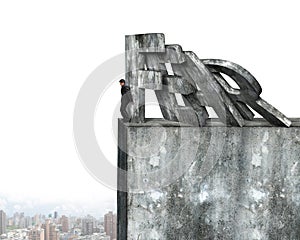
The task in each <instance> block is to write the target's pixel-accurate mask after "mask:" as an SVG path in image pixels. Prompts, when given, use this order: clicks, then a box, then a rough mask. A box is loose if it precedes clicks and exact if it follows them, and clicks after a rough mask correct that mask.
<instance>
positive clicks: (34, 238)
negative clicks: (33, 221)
mask: <svg viewBox="0 0 300 240" xmlns="http://www.w3.org/2000/svg"><path fill="white" fill-rule="evenodd" d="M28 239H29V240H45V234H44V229H42V228H38V227H35V228H33V229H31V230H30V231H29V233H28Z"/></svg>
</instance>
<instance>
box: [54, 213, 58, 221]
mask: <svg viewBox="0 0 300 240" xmlns="http://www.w3.org/2000/svg"><path fill="white" fill-rule="evenodd" d="M57 218H58V214H57V212H56V211H55V212H54V219H57Z"/></svg>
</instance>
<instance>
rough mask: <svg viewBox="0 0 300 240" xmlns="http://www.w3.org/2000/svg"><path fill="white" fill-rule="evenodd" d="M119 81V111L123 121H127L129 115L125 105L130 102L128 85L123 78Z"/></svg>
mask: <svg viewBox="0 0 300 240" xmlns="http://www.w3.org/2000/svg"><path fill="white" fill-rule="evenodd" d="M119 83H120V86H121V94H122V98H121V107H120V112H121V114H122V117H123V120H124V122H129V121H130V118H131V116H130V114H129V113H128V111H127V106H128V104H129V103H130V102H132V96H131V93H130V87H129V86H127V85H126V81H125V80H124V79H121V80H120V81H119Z"/></svg>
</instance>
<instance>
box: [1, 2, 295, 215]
mask: <svg viewBox="0 0 300 240" xmlns="http://www.w3.org/2000/svg"><path fill="white" fill-rule="evenodd" d="M245 2H246V1H240V0H239V1H232V0H231V1H221V0H220V1H184V2H182V1H158V0H152V1H148V2H146V1H141V0H134V1H133V0H128V1H121V0H120V1H114V0H112V1H90V0H88V1H78V0H72V1H71V0H69V1H62V0H59V1H58V0H52V1H40V0H39V1H31V0H28V1H14V0H10V1H1V2H0V34H1V35H0V81H1V86H0V114H1V118H0V119H1V120H0V123H1V124H0V145H1V151H0V195H2V196H5V197H6V198H7V199H8V200H10V199H13V200H14V201H20V202H22V201H25V200H28V199H29V200H32V201H40V202H43V203H45V204H48V203H49V204H50V203H53V202H54V203H56V202H73V203H76V204H78V205H79V206H81V205H82V206H83V205H85V206H87V207H86V208H87V212H88V211H89V208H91V209H92V208H93V209H95V208H98V206H99V211H103V209H109V208H110V205H109V204H107V202H111V203H112V204H111V206H112V207H113V206H114V204H115V202H116V199H115V196H116V192H115V191H112V190H109V189H108V188H106V187H104V186H102V185H101V184H100V183H98V182H97V181H96V180H94V179H93V178H92V177H91V176H90V175H89V174H88V173H87V172H86V170H85V169H84V167H83V166H82V165H81V162H80V160H79V158H78V156H77V153H76V150H75V146H74V141H73V133H72V117H73V110H74V104H75V99H76V97H77V94H78V91H79V89H80V87H81V85H82V84H83V83H84V81H85V79H86V78H87V77H88V75H89V74H90V73H91V72H92V71H93V70H94V69H95V68H96V67H97V66H99V65H100V64H101V63H102V62H104V61H105V60H107V59H109V58H111V57H113V56H115V55H117V54H120V53H122V52H123V51H124V35H125V34H135V33H147V32H163V33H165V35H166V43H169V44H172V43H178V44H181V45H182V47H183V49H184V50H192V51H194V52H195V53H196V54H197V55H198V56H199V57H200V58H221V59H227V60H231V61H233V62H236V63H238V64H240V65H241V66H243V67H245V68H246V69H248V70H249V71H250V72H251V73H252V74H253V75H254V76H255V77H256V78H257V80H258V81H259V82H260V84H261V86H262V88H263V94H262V97H263V98H264V99H265V100H267V101H268V102H270V103H271V104H272V105H274V106H275V107H277V108H278V109H280V110H281V111H282V112H283V113H285V114H286V115H287V116H289V117H297V116H298V117H300V108H299V107H298V103H299V100H300V95H299V86H300V77H299V75H298V72H297V70H298V67H299V56H300V47H299V42H300V37H299V22H300V14H299V7H298V2H299V1H284V2H283V1H261V0H252V1H247V3H245ZM113 80H114V79H112V81H113ZM99 81H101V79H99ZM109 92H110V95H108V96H107V99H108V101H110V102H111V104H110V105H108V106H107V107H106V108H102V109H101V110H100V111H102V112H103V113H104V114H106V115H108V118H110V119H109V120H108V121H107V126H96V129H97V137H98V140H99V141H100V142H101V144H105V146H104V148H105V149H106V151H105V152H106V155H107V156H109V158H110V159H111V161H112V162H116V149H117V147H116V142H115V139H114V137H113V135H112V125H111V122H112V119H111V115H112V109H115V107H116V104H117V101H119V99H120V89H119V86H118V83H114V84H112V85H111V88H110V89H109ZM148 113H149V111H148ZM97 117H99V114H98V115H97ZM101 139H102V141H101ZM104 139H106V140H105V141H103V140H104ZM37 199H38V200H37ZM0 200H1V199H0ZM2 207H3V205H2ZM33 207H34V206H33ZM0 208H1V201H0ZM91 211H92V210H91Z"/></svg>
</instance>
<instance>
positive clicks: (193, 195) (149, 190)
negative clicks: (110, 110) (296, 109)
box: [118, 119, 300, 240]
mask: <svg viewBox="0 0 300 240" xmlns="http://www.w3.org/2000/svg"><path fill="white" fill-rule="evenodd" d="M120 131H121V132H120ZM120 136H123V137H122V138H120V139H121V143H120V139H119V146H120V144H121V146H122V147H121V148H122V149H121V152H127V154H121V155H119V162H120V161H126V164H125V165H124V164H123V166H126V168H127V170H128V176H127V184H128V185H127V186H128V191H129V192H128V194H126V193H119V195H118V211H119V212H118V213H119V214H120V215H119V223H120V224H119V228H118V231H119V232H118V234H119V235H118V236H119V238H118V239H122V240H123V239H126V237H125V235H127V239H135V240H136V239H139V240H141V239H170V240H171V239H172V240H173V239H180V240H183V239H239V240H240V239H281V240H284V239H289V240H290V239H300V121H299V120H297V119H296V120H295V119H294V120H293V124H292V127H291V128H280V127H270V126H269V123H266V121H264V120H255V121H254V122H248V123H246V126H245V127H243V128H239V127H225V126H222V124H219V123H215V122H214V121H210V122H208V126H207V127H202V128H198V127H190V126H188V125H183V126H179V123H174V122H165V121H160V120H152V121H149V120H148V121H146V122H145V123H144V124H133V123H131V124H130V123H129V124H128V123H126V124H123V122H122V120H120V122H119V137H120ZM124 141H126V142H124ZM120 156H122V157H120ZM124 181H125V179H123V180H122V181H121V182H122V183H124ZM126 199H127V201H126ZM124 200H125V201H124ZM124 218H126V219H124ZM124 233H125V235H124ZM122 234H123V235H122Z"/></svg>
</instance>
